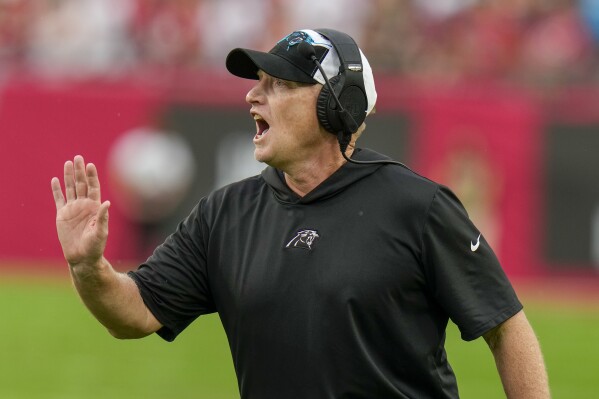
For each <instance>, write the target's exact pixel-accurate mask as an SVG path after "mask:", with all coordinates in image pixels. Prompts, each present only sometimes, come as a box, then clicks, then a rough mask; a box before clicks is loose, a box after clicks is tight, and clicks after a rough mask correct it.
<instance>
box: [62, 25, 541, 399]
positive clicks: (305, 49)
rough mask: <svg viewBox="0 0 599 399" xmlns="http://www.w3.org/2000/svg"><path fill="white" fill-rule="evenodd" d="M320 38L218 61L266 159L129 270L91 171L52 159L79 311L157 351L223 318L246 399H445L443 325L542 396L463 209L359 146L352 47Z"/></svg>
mask: <svg viewBox="0 0 599 399" xmlns="http://www.w3.org/2000/svg"><path fill="white" fill-rule="evenodd" d="M320 32H322V33H323V34H321V33H319V32H316V31H313V30H303V31H298V32H294V33H292V34H290V35H289V36H287V37H286V38H284V39H283V40H281V41H280V42H279V43H277V45H276V46H275V47H274V48H273V49H272V50H271V52H270V53H261V52H257V51H252V50H246V49H235V50H233V51H232V52H231V53H230V54H229V56H228V58H227V68H228V69H229V71H230V72H232V73H233V74H235V75H238V76H241V77H246V78H253V79H256V80H257V82H256V84H255V85H254V86H253V88H252V89H251V90H250V91H249V93H248V94H247V98H246V99H247V102H248V103H249V104H250V105H251V108H250V113H251V115H252V117H253V118H254V120H255V121H256V134H255V136H254V144H255V157H256V159H257V160H259V161H261V162H264V163H266V164H267V165H269V166H268V167H267V168H266V169H265V170H264V171H263V172H262V174H261V175H260V176H254V177H250V178H248V179H246V180H243V181H241V182H238V183H234V184H232V185H229V186H227V187H224V188H223V189H220V190H216V191H214V192H212V193H211V194H209V195H208V196H206V197H204V198H202V199H201V200H200V202H199V203H198V205H197V206H196V207H195V209H194V210H193V211H192V212H191V214H190V215H189V217H188V218H187V219H186V220H184V221H183V222H181V224H180V225H179V227H178V228H177V231H176V232H174V233H173V234H172V235H171V236H170V237H168V238H167V239H166V241H165V242H164V243H163V244H162V245H161V246H159V247H158V248H157V249H156V251H155V252H154V254H153V255H152V256H151V257H150V258H149V259H148V260H147V261H146V262H145V263H144V264H142V265H141V266H140V268H139V269H138V270H137V271H135V272H130V273H129V274H119V273H116V272H115V271H114V270H113V269H112V267H111V266H110V264H109V262H108V261H107V260H106V259H105V258H104V257H103V252H104V247H105V244H106V240H107V235H108V208H109V206H110V204H109V202H108V201H105V202H101V199H100V187H99V183H98V177H97V171H96V168H95V167H94V165H93V164H87V165H85V163H84V160H83V158H82V157H80V156H77V157H75V159H74V162H71V161H68V162H66V164H65V170H64V182H65V194H66V197H65V195H63V193H62V189H61V186H60V183H59V181H58V179H57V178H54V179H53V180H52V189H53V193H54V199H55V201H56V206H57V221H56V223H57V229H58V235H59V239H60V242H61V244H62V247H63V251H64V255H65V258H66V259H67V261H68V263H69V266H70V270H71V274H72V277H73V281H74V283H75V286H76V288H77V290H78V292H79V294H80V296H81V297H82V299H83V301H84V302H85V304H86V305H87V307H88V308H89V309H90V311H91V312H92V313H93V314H94V315H95V316H96V317H97V318H98V320H99V321H100V322H101V323H102V324H104V326H106V328H107V329H108V330H109V331H110V332H111V333H112V334H113V335H114V336H116V337H118V338H138V337H143V336H146V335H149V334H152V333H154V332H156V333H158V334H159V335H160V336H161V337H162V338H164V339H166V340H169V341H170V340H173V339H175V337H176V336H177V335H178V334H179V333H180V332H181V331H182V330H183V329H185V328H186V327H187V326H188V325H189V324H190V323H192V322H193V320H195V319H196V318H197V317H198V316H200V315H202V314H207V313H212V312H219V315H220V318H221V320H222V323H223V326H224V329H225V331H226V333H227V337H228V340H229V344H230V347H231V351H232V354H233V361H234V365H235V370H236V373H237V377H238V380H239V389H240V392H241V397H242V398H244V399H245V398H260V399H266V398H277V399H282V398H285V399H293V398H310V399H317V398H377V399H381V398H455V397H458V390H457V384H456V380H455V376H454V374H453V371H452V369H451V367H450V366H449V364H448V362H447V358H446V354H445V350H444V341H445V328H446V326H447V322H448V319H449V318H451V319H452V320H453V321H454V322H455V323H456V324H457V325H458V327H459V328H460V330H461V333H462V337H463V338H464V339H466V340H472V339H475V338H477V337H480V336H484V338H485V340H486V341H487V342H488V344H489V347H490V348H491V351H492V353H493V355H494V357H495V360H496V364H497V368H498V370H499V374H500V376H501V379H502V382H503V385H504V388H505V391H506V393H507V395H508V396H509V397H510V398H528V399H529V398H547V397H548V396H549V393H548V384H547V376H546V373H545V369H544V365H543V360H542V356H541V352H540V349H539V345H538V342H537V340H536V338H535V336H534V333H533V331H532V329H531V327H530V325H529V323H528V322H527V320H526V317H525V315H524V313H523V311H522V305H521V304H520V302H519V301H518V299H517V297H516V295H515V293H514V291H513V290H512V288H511V286H510V284H509V282H508V280H507V279H506V277H505V275H504V273H503V271H502V269H501V267H500V266H499V264H498V262H497V259H496V258H495V256H494V254H493V252H492V250H491V249H490V248H489V246H488V245H487V243H486V241H485V239H484V237H483V236H482V235H481V234H480V232H479V231H478V230H477V229H476V227H475V226H473V224H472V223H471V222H470V220H469V219H468V217H467V215H466V212H465V210H464V209H463V207H462V206H461V204H460V203H459V201H458V200H457V199H456V198H455V196H454V195H453V194H452V193H451V192H450V191H449V190H448V189H447V188H445V187H442V186H440V185H438V184H436V183H434V182H431V181H430V180H427V179H425V178H423V177H421V176H419V175H417V174H415V173H414V172H412V171H410V170H409V169H407V168H406V167H403V166H401V165H398V164H397V163H395V164H393V162H392V161H390V160H388V158H386V157H384V156H382V155H380V154H377V153H375V152H373V151H370V150H366V149H357V148H355V140H356V139H357V137H358V136H359V134H360V133H361V132H362V130H363V129H364V124H363V123H362V121H363V119H364V118H365V116H366V114H368V113H369V112H371V111H372V109H373V107H374V103H375V101H376V92H375V89H374V79H373V76H372V71H371V69H370V66H369V65H368V62H367V60H366V58H365V57H364V55H363V54H362V53H361V51H359V50H358V49H357V46H355V44H352V43H353V42H351V38H349V40H350V41H346V40H345V39H344V37H345V36H344V35H343V34H341V33H339V32H337V33H335V32H334V31H333V32H331V31H327V30H320ZM327 38H331V40H328V39H327ZM339 38H341V41H342V42H343V43H339V40H340V39H339ZM333 39H334V40H333ZM332 42H333V43H332ZM352 47H353V48H352ZM343 54H345V55H347V54H349V56H350V57H351V58H352V59H351V60H350V62H346V61H347V59H346V57H345V56H343V57H342V56H341V55H343ZM340 58H341V59H342V60H340ZM355 58H360V59H355ZM340 64H342V65H344V68H342V70H340V68H339V65H340ZM337 75H339V76H337ZM328 79H331V80H332V81H333V83H334V84H332V85H331V87H329V82H328V81H327V80H328ZM340 82H341V84H342V86H343V87H342V88H341V89H339V87H338V84H340ZM343 82H345V83H343ZM348 82H351V84H348ZM352 85H355V87H358V89H355V88H352V87H354V86H352ZM346 86H348V87H349V86H351V87H349V88H348V87H346ZM326 88H328V89H329V91H328V92H327V91H326V90H327V89H326ZM331 89H332V90H331ZM346 89H347V92H346V91H345V90H346ZM323 90H325V92H324V97H325V100H323V99H322V96H323V94H322V93H321V92H322V91H323ZM331 91H334V92H335V93H336V94H335V95H332V94H331ZM347 93H349V94H347ZM358 97H360V98H358ZM355 104H362V107H363V108H362V109H361V111H360V110H358V112H356V109H355V108H356V107H355ZM346 111H347V112H346ZM327 115H328V116H327ZM348 115H351V117H350V116H348ZM335 117H336V118H337V119H336V120H335V119H334V118H335ZM327 118H333V119H327ZM323 125H326V126H328V127H329V129H331V130H332V131H327V130H326V129H325V127H323ZM348 131H349V133H353V135H351V138H350V136H349V135H348ZM331 133H335V134H331ZM338 140H340V141H341V142H342V143H343V145H342V147H343V149H344V150H343V151H345V156H344V155H343V154H341V151H340V149H339V148H340V145H339V142H338ZM348 140H349V142H348ZM346 157H348V158H346ZM349 157H351V160H352V162H356V161H357V162H363V163H364V162H366V163H365V164H354V163H349V162H347V161H346V159H349Z"/></svg>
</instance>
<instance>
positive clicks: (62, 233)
mask: <svg viewBox="0 0 599 399" xmlns="http://www.w3.org/2000/svg"><path fill="white" fill-rule="evenodd" d="M51 184H52V193H53V195H54V202H55V203H56V229H57V232H58V239H59V240H60V244H61V246H62V250H63V253H64V256H65V259H66V260H67V262H69V264H70V265H71V266H74V265H77V264H81V263H85V264H94V263H96V262H97V261H98V260H100V259H101V257H102V256H103V253H104V248H105V247H106V240H107V238H108V208H109V206H110V203H109V202H108V201H106V202H104V203H102V202H101V196H100V182H99V180H98V173H97V170H96V167H95V166H94V165H93V164H91V163H90V164H87V166H86V165H85V162H84V160H83V157H81V156H79V155H78V156H76V157H75V159H74V161H73V162H71V161H67V162H66V163H65V165H64V185H65V193H64V194H63V192H62V188H61V186H60V181H59V179H58V178H56V177H55V178H53V179H52V183H51Z"/></svg>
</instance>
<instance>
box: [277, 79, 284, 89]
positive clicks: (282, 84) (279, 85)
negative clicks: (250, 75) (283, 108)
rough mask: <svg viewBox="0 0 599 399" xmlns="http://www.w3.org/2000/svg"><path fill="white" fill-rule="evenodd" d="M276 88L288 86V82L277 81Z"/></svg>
mask: <svg viewBox="0 0 599 399" xmlns="http://www.w3.org/2000/svg"><path fill="white" fill-rule="evenodd" d="M275 86H277V87H284V86H287V81H285V80H283V79H275Z"/></svg>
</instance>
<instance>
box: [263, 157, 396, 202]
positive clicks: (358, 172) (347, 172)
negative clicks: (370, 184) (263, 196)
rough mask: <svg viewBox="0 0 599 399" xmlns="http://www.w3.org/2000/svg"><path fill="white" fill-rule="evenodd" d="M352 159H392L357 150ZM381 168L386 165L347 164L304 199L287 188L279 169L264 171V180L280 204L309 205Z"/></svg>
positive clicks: (334, 193)
mask: <svg viewBox="0 0 599 399" xmlns="http://www.w3.org/2000/svg"><path fill="white" fill-rule="evenodd" d="M352 159H355V160H356V161H375V160H388V159H390V158H389V157H387V156H385V155H382V154H379V153H377V152H376V151H372V150H368V149H361V148H356V149H355V150H354V153H353V155H352ZM381 166H384V165H382V164H372V165H356V164H353V163H349V162H347V163H345V164H344V165H343V166H341V167H340V168H339V169H338V170H337V171H336V172H335V173H333V174H332V175H331V176H329V177H328V178H327V179H326V180H325V181H323V182H322V183H320V185H318V186H317V187H316V188H314V190H312V191H310V192H309V193H308V194H306V195H305V196H303V197H300V196H299V195H297V194H296V193H295V192H293V190H291V189H290V188H289V186H287V183H286V182H285V177H284V175H283V172H282V171H280V170H278V169H275V168H273V167H271V166H269V167H267V168H266V169H264V170H263V171H262V178H263V179H264V181H266V184H268V186H269V187H270V189H271V190H272V191H273V194H274V195H275V197H276V199H277V200H278V201H279V202H281V203H287V204H309V203H312V202H318V201H320V200H324V199H326V198H329V197H332V196H334V195H336V194H337V193H339V192H341V191H343V190H344V189H345V188H346V187H348V186H350V185H351V184H353V183H355V182H356V181H358V180H360V179H363V178H364V177H366V176H369V175H371V174H372V173H374V172H376V171H377V170H378V169H379V168H380V167H381Z"/></svg>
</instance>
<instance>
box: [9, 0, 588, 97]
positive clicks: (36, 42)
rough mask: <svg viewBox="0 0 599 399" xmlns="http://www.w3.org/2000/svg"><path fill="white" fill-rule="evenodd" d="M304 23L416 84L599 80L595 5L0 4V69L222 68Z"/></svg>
mask: <svg viewBox="0 0 599 399" xmlns="http://www.w3.org/2000/svg"><path fill="white" fill-rule="evenodd" d="M307 27H330V28H336V29H340V30H343V31H346V32H347V33H349V34H351V35H352V36H353V37H354V38H355V39H356V40H357V41H358V42H359V43H360V45H361V47H362V49H363V50H364V52H365V53H366V54H367V55H368V57H369V59H370V61H371V64H373V66H374V68H375V70H377V71H379V72H389V73H391V74H399V75H401V76H405V77H407V78H410V79H416V80H419V79H420V80H423V81H426V82H438V81H448V82H454V81H460V80H464V79H499V80H507V81H514V82H517V83H521V84H527V85H532V86H539V85H541V86H544V85H566V84H577V83H581V82H596V83H599V0H326V1H324V0H0V74H1V73H2V72H1V71H4V72H5V73H6V71H15V70H18V71H25V72H27V73H40V74H52V75H63V76H69V77H73V76H80V77H89V76H98V75H100V76H110V75H113V74H121V73H127V72H129V73H130V72H131V71H134V70H136V69H138V68H140V67H142V68H166V69H178V68H186V69H192V70H193V69H194V68H203V69H206V68H213V69H215V70H218V69H224V58H225V56H226V54H227V53H228V51H229V50H230V49H232V48H234V47H252V48H258V49H263V50H268V49H270V47H271V46H272V45H273V44H274V43H275V42H276V41H277V40H279V39H280V38H282V37H283V36H285V35H286V34H287V33H288V32H290V31H292V30H294V29H299V28H307Z"/></svg>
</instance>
